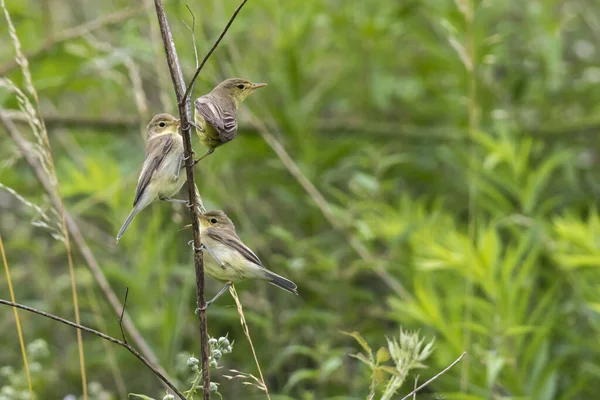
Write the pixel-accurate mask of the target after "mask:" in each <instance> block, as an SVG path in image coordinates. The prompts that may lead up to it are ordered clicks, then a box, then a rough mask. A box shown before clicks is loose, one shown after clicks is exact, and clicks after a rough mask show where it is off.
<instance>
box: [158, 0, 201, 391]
mask: <svg viewBox="0 0 600 400" xmlns="http://www.w3.org/2000/svg"><path fill="white" fill-rule="evenodd" d="M154 7H155V8H156V16H157V18H158V24H159V27H160V34H161V37H162V40H163V45H164V48H165V53H166V57H167V65H168V66H169V73H170V75H171V80H172V81H173V87H174V89H175V94H176V96H177V104H178V108H179V118H180V121H181V136H182V137H183V148H184V155H185V159H186V163H185V171H186V177H187V183H188V184H187V187H188V198H189V202H190V214H191V219H192V230H193V235H194V240H193V244H194V267H195V272H196V302H197V304H198V308H199V312H198V320H199V330H200V359H201V363H202V365H201V366H202V387H203V388H204V390H203V398H204V400H210V390H208V388H209V387H210V366H209V354H208V353H209V346H208V339H209V338H208V327H207V321H206V302H205V301H204V260H203V255H202V251H201V250H200V249H201V248H202V247H201V246H202V241H201V240H200V225H199V223H198V216H199V209H200V208H204V207H203V205H202V203H201V201H200V199H199V196H198V190H197V188H196V184H195V181H194V160H193V154H194V153H193V150H192V138H191V129H190V128H191V125H190V118H191V106H190V101H189V98H187V97H186V96H185V92H186V90H185V80H184V79H183V73H182V72H181V65H180V64H179V57H178V56H177V49H176V48H175V43H174V42H173V36H172V35H171V28H170V27H169V22H168V20H167V16H166V14H165V9H164V7H163V4H162V0H154Z"/></svg>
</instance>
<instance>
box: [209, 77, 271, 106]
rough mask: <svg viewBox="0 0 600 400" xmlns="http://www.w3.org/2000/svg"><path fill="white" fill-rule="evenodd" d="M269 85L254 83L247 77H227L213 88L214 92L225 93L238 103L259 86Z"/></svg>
mask: <svg viewBox="0 0 600 400" xmlns="http://www.w3.org/2000/svg"><path fill="white" fill-rule="evenodd" d="M264 86H267V84H266V83H252V82H250V81H248V80H246V79H240V78H231V79H227V80H225V81H223V82H221V83H219V85H217V87H215V88H214V89H213V92H217V93H218V94H224V95H227V96H229V97H231V98H232V99H233V100H234V101H235V104H236V105H238V104H240V103H241V102H242V101H244V100H245V99H246V97H248V95H250V93H252V92H253V91H255V90H256V89H258V88H261V87H264Z"/></svg>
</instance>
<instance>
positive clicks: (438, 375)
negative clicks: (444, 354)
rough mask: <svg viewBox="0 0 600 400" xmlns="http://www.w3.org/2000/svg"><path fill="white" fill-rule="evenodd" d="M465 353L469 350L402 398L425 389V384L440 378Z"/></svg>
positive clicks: (463, 354)
mask: <svg viewBox="0 0 600 400" xmlns="http://www.w3.org/2000/svg"><path fill="white" fill-rule="evenodd" d="M465 354H467V352H466V351H463V353H462V354H461V355H460V357H458V358H457V359H456V360H454V362H453V363H452V364H450V365H448V366H447V367H446V368H444V369H443V370H442V371H441V372H439V373H438V374H437V375H435V376H434V377H433V378H431V379H429V380H428V381H427V382H425V383H424V384H422V385H421V386H419V387H418V388H416V389H415V390H413V391H412V392H410V393H409V394H407V395H406V396H404V397H403V398H402V400H406V399H408V398H409V397H410V396H412V395H413V394H415V393H417V392H418V391H419V390H421V389H423V388H424V387H425V386H427V385H429V384H430V383H431V382H433V381H435V380H436V379H437V378H439V377H440V376H441V375H442V374H444V373H445V372H446V371H448V370H449V369H450V368H452V367H454V366H455V365H456V364H458V362H459V361H460V360H461V359H462V358H463V357H464V356H465ZM415 383H416V381H415Z"/></svg>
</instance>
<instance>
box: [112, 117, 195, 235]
mask: <svg viewBox="0 0 600 400" xmlns="http://www.w3.org/2000/svg"><path fill="white" fill-rule="evenodd" d="M179 125H180V121H179V120H178V119H177V118H175V117H173V116H172V115H170V114H157V115H155V116H154V118H152V121H150V123H149V124H148V127H147V128H146V158H145V159H144V164H143V165H142V172H140V177H139V179H138V184H137V188H136V189H135V198H134V199H133V210H131V213H130V214H129V216H128V217H127V220H126V221H125V223H124V224H123V226H122V227H121V230H120V231H119V234H118V235H117V242H118V241H119V239H121V236H123V234H124V233H125V230H126V229H127V227H128V226H129V224H130V223H131V221H132V220H133V218H134V217H135V216H136V214H137V213H139V212H140V211H142V210H143V209H144V208H146V207H147V206H148V205H149V204H150V203H152V202H153V201H154V200H156V199H157V198H159V199H161V200H166V201H171V202H174V203H187V201H186V200H177V199H171V196H173V195H174V194H175V193H177V192H178V191H179V190H180V189H181V187H182V186H183V184H184V183H185V181H186V176H185V174H181V173H180V171H181V167H182V162H183V139H182V138H181V135H180V134H179V131H178V129H179Z"/></svg>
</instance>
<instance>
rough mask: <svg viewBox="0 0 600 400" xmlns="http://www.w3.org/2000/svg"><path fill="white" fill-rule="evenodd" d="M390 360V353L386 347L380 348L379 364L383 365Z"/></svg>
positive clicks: (378, 352) (378, 353)
mask: <svg viewBox="0 0 600 400" xmlns="http://www.w3.org/2000/svg"><path fill="white" fill-rule="evenodd" d="M389 359H390V353H389V351H387V349H386V348H385V347H380V348H379V350H377V364H382V363H384V362H386V361H387V360H389Z"/></svg>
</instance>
